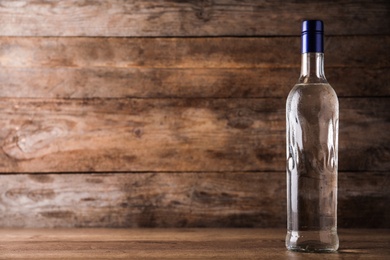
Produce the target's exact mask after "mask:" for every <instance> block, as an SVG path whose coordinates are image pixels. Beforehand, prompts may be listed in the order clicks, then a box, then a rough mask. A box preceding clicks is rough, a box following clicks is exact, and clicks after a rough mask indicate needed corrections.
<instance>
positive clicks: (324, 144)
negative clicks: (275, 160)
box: [286, 20, 339, 252]
mask: <svg viewBox="0 0 390 260" xmlns="http://www.w3.org/2000/svg"><path fill="white" fill-rule="evenodd" d="M323 31H324V25H323V22H322V21H319V20H306V21H303V24H302V64H301V75H300V78H299V80H298V82H297V84H296V85H295V86H294V87H293V89H292V90H291V91H290V93H289V95H288V98H287V103H286V130H287V131H286V141H287V142H286V148H287V167H286V171H287V236H286V247H287V249H289V250H294V251H306V252H333V251H336V250H337V249H338V247H339V239H338V235H337V163H338V160H337V153H338V124H339V103H338V99H337V95H336V93H335V91H334V90H333V88H332V87H331V86H330V85H329V84H328V82H327V80H326V78H325V74H324V48H323V47H324V44H323Z"/></svg>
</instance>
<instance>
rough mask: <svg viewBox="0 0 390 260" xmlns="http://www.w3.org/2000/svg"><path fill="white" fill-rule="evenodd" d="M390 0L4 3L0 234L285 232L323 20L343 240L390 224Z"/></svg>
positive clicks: (0, 18) (0, 14)
mask: <svg viewBox="0 0 390 260" xmlns="http://www.w3.org/2000/svg"><path fill="white" fill-rule="evenodd" d="M389 3H390V2H389V1H387V0H386V1H371V0H360V1H342V0H340V1H255V0H246V1H235V0H214V1H178V0H176V1H175V0H173V1H146V0H144V1H123V0H111V1H108V0H96V1H76V0H72V1H60V0H51V1H43V0H36V1H22V0H14V1H11V0H3V1H0V24H1V26H0V66H1V67H0V125H1V128H0V144H1V149H0V171H1V175H0V226H1V227H284V226H285V221H286V209H285V208H286V184H285V99H286V97H287V95H288V91H289V90H290V89H291V88H292V86H293V85H294V84H295V82H296V80H297V78H298V74H299V69H300V24H301V21H302V20H303V19H304V18H318V19H323V20H324V22H325V29H326V41H325V49H326V56H325V57H326V58H325V61H326V63H325V67H326V73H327V77H328V80H329V81H330V82H331V84H332V85H333V86H334V88H335V90H336V92H337V93H338V95H339V100H340V114H341V119H340V138H339V139H340V152H339V170H340V172H339V211H338V213H339V227H354V228H356V227H366V228H368V227H369V228H389V227H390V210H389V204H390V189H389V188H388V186H389V184H390V177H389V176H390V175H389V174H390V173H389V170H390V135H389V129H390V105H389V104H390V85H389V82H390V76H389V75H390V73H389V68H390V59H389V58H390V51H389V49H390V48H389V46H390V4H389Z"/></svg>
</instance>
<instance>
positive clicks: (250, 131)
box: [0, 98, 390, 173]
mask: <svg viewBox="0 0 390 260" xmlns="http://www.w3.org/2000/svg"><path fill="white" fill-rule="evenodd" d="M340 103H341V104H340V109H341V119H340V146H339V147H340V151H339V169H340V170H342V171H365V170H368V171H388V170H389V168H390V165H389V161H390V160H389V158H390V150H389V143H390V137H389V135H388V134H387V132H386V131H383V129H388V128H389V124H390V120H389V117H390V114H389V110H388V109H387V108H388V100H387V99H386V98H373V99H342V100H341V101H340ZM284 106H285V99H276V98H275V99H270V98H265V99H229V100H226V99H94V100H51V101H47V100H31V99H30V100H27V99H1V100H0V111H1V114H2V117H1V119H0V124H1V126H2V128H1V131H0V139H1V140H2V143H1V148H2V149H1V151H0V158H1V160H0V170H1V172H10V173H12V172H102V171H108V172H111V171H275V170H276V171H283V170H284V167H285V145H284V140H285V110H284ZM363 133H364V134H363Z"/></svg>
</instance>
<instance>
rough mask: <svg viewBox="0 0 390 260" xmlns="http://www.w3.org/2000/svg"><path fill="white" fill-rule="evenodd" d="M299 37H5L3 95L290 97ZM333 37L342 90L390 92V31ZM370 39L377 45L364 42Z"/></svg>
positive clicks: (330, 63)
mask: <svg viewBox="0 0 390 260" xmlns="http://www.w3.org/2000/svg"><path fill="white" fill-rule="evenodd" d="M299 41H300V40H299V38H242V39H237V38H200V39H195V38H190V39H163V38H162V39H161V38H160V39H156V38H143V39H139V38H136V39H128V38H0V64H1V66H2V69H1V70H0V80H1V84H0V95H1V96H2V97H22V98H23V97H26V98H95V97H98V98H123V97H140V98H156V97H158V98H161V97H178V98H179V97H185V98H186V97H190V98H194V97H218V98H226V97H250V98H253V97H286V96H287V94H288V92H289V91H290V89H291V88H292V86H293V85H294V84H295V82H296V80H297V78H298V76H299V70H300V68H299V66H300V56H299V52H298V51H297V52H291V51H289V48H282V50H281V51H279V52H277V53H276V54H275V52H274V49H275V46H295V47H294V48H295V49H297V50H298V49H299ZM372 42H373V41H372V37H365V36H361V37H356V36H355V37H329V38H327V41H326V45H327V46H328V49H329V51H328V53H327V55H326V73H327V75H328V78H329V81H330V82H331V83H332V85H333V86H334V88H335V90H336V91H337V93H338V95H339V96H340V97H346V96H390V85H389V82H390V74H389V73H387V70H388V69H389V67H390V63H389V61H388V59H383V57H384V56H390V53H389V48H386V46H388V45H390V37H388V36H383V37H382V36H381V37H379V36H376V37H375V43H374V44H372ZM367 45H370V46H371V48H365V47H366V46H367Z"/></svg>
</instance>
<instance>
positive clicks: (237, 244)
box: [0, 229, 390, 259]
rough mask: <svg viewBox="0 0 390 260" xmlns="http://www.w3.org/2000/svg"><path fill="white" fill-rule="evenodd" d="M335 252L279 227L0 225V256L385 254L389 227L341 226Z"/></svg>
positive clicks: (389, 243) (328, 256) (314, 256)
mask: <svg viewBox="0 0 390 260" xmlns="http://www.w3.org/2000/svg"><path fill="white" fill-rule="evenodd" d="M339 235H340V240H341V241H340V250H339V252H338V253H334V254H311V253H296V252H289V251H287V250H286V249H285V247H284V236H285V230H283V229H2V230H0V259H211V258H212V259H390V230H356V229H355V230H341V231H339Z"/></svg>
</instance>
